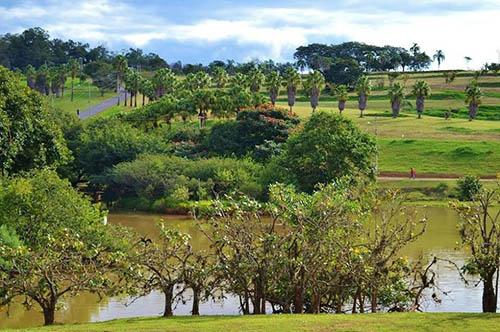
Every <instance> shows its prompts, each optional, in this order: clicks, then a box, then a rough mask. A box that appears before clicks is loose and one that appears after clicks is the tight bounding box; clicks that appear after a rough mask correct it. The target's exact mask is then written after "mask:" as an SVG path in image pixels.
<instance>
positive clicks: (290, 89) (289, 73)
mask: <svg viewBox="0 0 500 332" xmlns="http://www.w3.org/2000/svg"><path fill="white" fill-rule="evenodd" d="M285 80H286V93H287V98H288V106H289V107H290V113H292V109H293V106H294V105H295V97H296V95H297V90H298V88H299V86H300V84H301V81H302V79H301V77H300V74H299V73H298V72H297V71H296V70H295V69H294V68H293V67H288V68H287V69H286V72H285Z"/></svg>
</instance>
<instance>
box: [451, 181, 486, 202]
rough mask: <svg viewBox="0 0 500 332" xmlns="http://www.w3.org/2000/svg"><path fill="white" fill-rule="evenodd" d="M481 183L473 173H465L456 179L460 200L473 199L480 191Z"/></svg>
mask: <svg viewBox="0 0 500 332" xmlns="http://www.w3.org/2000/svg"><path fill="white" fill-rule="evenodd" d="M482 187H483V185H482V184H481V180H480V179H479V178H478V177H476V176H473V175H467V176H464V177H463V178H461V179H459V180H458V181H457V191H458V199H459V200H461V201H473V200H474V199H475V197H476V196H477V195H478V194H479V193H480V192H481V189H482Z"/></svg>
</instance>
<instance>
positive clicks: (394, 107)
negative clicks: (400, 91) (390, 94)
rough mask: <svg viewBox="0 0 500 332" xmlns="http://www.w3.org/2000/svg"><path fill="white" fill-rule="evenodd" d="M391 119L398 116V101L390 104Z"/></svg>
mask: <svg viewBox="0 0 500 332" xmlns="http://www.w3.org/2000/svg"><path fill="white" fill-rule="evenodd" d="M391 106H392V117H393V118H397V117H398V116H399V109H400V107H401V103H400V102H399V101H393V102H392V105H391Z"/></svg>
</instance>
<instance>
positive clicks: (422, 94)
mask: <svg viewBox="0 0 500 332" xmlns="http://www.w3.org/2000/svg"><path fill="white" fill-rule="evenodd" d="M412 93H413V95H414V96H415V97H416V98H417V100H416V106H417V114H418V118H419V119H421V118H422V113H423V112H424V102H425V98H427V97H429V96H430V95H431V87H430V86H429V84H427V82H425V81H417V82H416V83H415V85H414V86H413V90H412Z"/></svg>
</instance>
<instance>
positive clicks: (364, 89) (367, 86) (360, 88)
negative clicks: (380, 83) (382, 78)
mask: <svg viewBox="0 0 500 332" xmlns="http://www.w3.org/2000/svg"><path fill="white" fill-rule="evenodd" d="M356 92H357V93H358V108H359V111H360V113H359V117H360V118H362V117H363V111H364V110H365V109H366V102H367V100H368V96H369V95H370V92H371V83H370V80H369V79H368V76H361V77H360V78H359V79H358V82H357V83H356Z"/></svg>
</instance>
